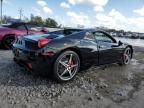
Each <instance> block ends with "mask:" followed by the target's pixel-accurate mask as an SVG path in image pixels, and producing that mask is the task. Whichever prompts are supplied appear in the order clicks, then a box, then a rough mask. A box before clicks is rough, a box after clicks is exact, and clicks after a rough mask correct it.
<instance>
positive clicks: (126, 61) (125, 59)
mask: <svg viewBox="0 0 144 108" xmlns="http://www.w3.org/2000/svg"><path fill="white" fill-rule="evenodd" d="M131 58H132V50H131V48H130V47H127V48H126V49H125V50H124V52H123V56H122V60H121V62H120V63H119V64H120V65H127V64H129V63H130V61H131Z"/></svg>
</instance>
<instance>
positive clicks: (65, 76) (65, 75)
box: [54, 51, 80, 82]
mask: <svg viewBox="0 0 144 108" xmlns="http://www.w3.org/2000/svg"><path fill="white" fill-rule="evenodd" d="M79 68H80V59H79V56H78V54H77V53H75V52H73V51H65V52H63V53H61V54H60V55H59V56H58V57H57V59H56V61H55V63H54V78H55V79H56V80H57V81H58V82H66V81H69V80H72V79H73V78H74V77H75V75H76V73H77V72H78V71H79Z"/></svg>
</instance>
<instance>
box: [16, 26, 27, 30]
mask: <svg viewBox="0 0 144 108" xmlns="http://www.w3.org/2000/svg"><path fill="white" fill-rule="evenodd" d="M16 29H19V30H26V28H25V26H24V25H19V26H17V27H16Z"/></svg>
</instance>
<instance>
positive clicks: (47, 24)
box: [29, 15, 58, 27]
mask: <svg viewBox="0 0 144 108" xmlns="http://www.w3.org/2000/svg"><path fill="white" fill-rule="evenodd" d="M29 22H30V23H32V24H35V25H37V26H44V27H58V23H57V22H56V21H55V20H54V19H52V18H47V19H46V20H43V19H42V17H40V16H33V15H31V19H30V21H29Z"/></svg>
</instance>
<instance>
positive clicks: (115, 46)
mask: <svg viewBox="0 0 144 108" xmlns="http://www.w3.org/2000/svg"><path fill="white" fill-rule="evenodd" d="M13 53H14V60H15V61H16V62H17V63H18V64H21V65H23V66H25V67H26V68H28V69H29V70H31V71H32V72H33V73H36V74H37V73H40V74H48V73H52V74H53V76H54V78H55V79H56V80H57V81H59V82H65V81H69V80H71V79H73V78H74V76H75V75H76V73H77V72H78V71H79V70H80V69H82V68H83V67H88V66H91V65H96V66H99V65H104V64H110V63H118V64H120V65H126V64H129V62H130V60H131V58H132V55H133V48H132V46H131V45H128V44H124V43H122V42H120V41H119V42H117V41H116V40H115V39H114V38H112V37H111V36H110V35H109V34H108V33H106V32H104V31H101V30H95V29H65V30H60V31H55V32H51V33H49V34H44V35H27V36H23V37H18V38H17V39H16V41H15V43H14V44H13Z"/></svg>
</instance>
